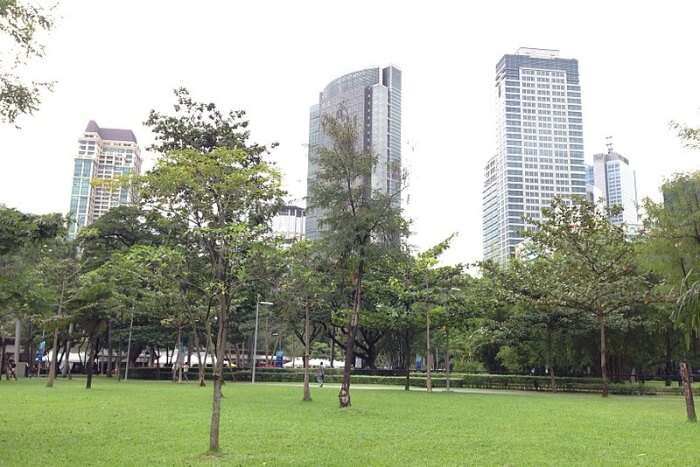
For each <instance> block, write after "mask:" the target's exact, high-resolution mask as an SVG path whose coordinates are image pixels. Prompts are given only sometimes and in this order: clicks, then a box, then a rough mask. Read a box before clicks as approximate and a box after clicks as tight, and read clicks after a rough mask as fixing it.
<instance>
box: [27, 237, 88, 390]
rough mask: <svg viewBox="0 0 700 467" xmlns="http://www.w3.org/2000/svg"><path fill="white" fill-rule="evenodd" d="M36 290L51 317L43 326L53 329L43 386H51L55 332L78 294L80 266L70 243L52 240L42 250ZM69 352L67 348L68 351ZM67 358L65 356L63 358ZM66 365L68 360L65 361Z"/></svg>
mask: <svg viewBox="0 0 700 467" xmlns="http://www.w3.org/2000/svg"><path fill="white" fill-rule="evenodd" d="M42 250H43V251H42V258H41V259H40V261H39V263H38V265H37V269H38V273H39V274H38V275H37V278H38V282H37V287H40V288H42V289H43V295H44V300H45V302H46V304H47V307H48V308H49V310H50V312H53V315H52V316H50V317H48V318H47V319H45V320H44V323H43V324H44V327H45V328H48V329H53V343H52V346H51V355H52V358H51V360H50V361H49V374H48V378H47V382H46V386H47V387H53V384H54V380H55V379H56V367H57V364H58V358H59V356H58V337H59V331H60V330H61V329H62V328H64V327H65V326H66V324H67V323H68V321H69V315H70V307H71V305H72V303H73V302H74V301H75V300H76V299H77V298H78V296H79V293H80V287H79V285H80V284H79V279H80V272H81V263H80V260H79V258H78V254H77V251H76V248H75V245H74V243H73V242H69V241H66V240H64V239H56V240H55V241H53V242H52V243H51V244H50V245H49V246H47V247H44V248H43V249H42ZM68 351H70V349H68ZM66 357H67V356H66ZM66 364H68V358H66Z"/></svg>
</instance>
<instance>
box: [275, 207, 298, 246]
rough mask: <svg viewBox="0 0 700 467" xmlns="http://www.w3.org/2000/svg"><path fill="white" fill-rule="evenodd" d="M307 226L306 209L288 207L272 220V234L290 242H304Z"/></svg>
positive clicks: (283, 208)
mask: <svg viewBox="0 0 700 467" xmlns="http://www.w3.org/2000/svg"><path fill="white" fill-rule="evenodd" d="M305 224H306V214H305V212H304V208H301V207H299V206H294V205H287V206H283V207H282V209H280V211H279V213H277V215H276V216H275V217H273V218H272V232H273V233H274V234H275V235H278V236H280V237H283V238H284V239H285V240H288V241H294V240H303V239H304V232H305Z"/></svg>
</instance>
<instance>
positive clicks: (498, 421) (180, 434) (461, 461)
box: [0, 378, 700, 466]
mask: <svg viewBox="0 0 700 467" xmlns="http://www.w3.org/2000/svg"><path fill="white" fill-rule="evenodd" d="M43 383H44V381H43V380H41V381H20V382H19V383H12V382H10V383H7V382H5V381H4V380H3V381H2V382H0V410H1V417H2V419H1V420H2V422H1V423H0V465H22V466H26V465H134V466H136V465H138V466H147V465H148V466H150V465H208V464H221V465H348V466H350V465H352V466H375V465H513V466H515V465H518V466H520V465H538V466H539V465H567V466H568V465H698V464H699V463H700V451H698V449H697V446H698V440H700V428H699V427H698V426H697V425H690V424H688V423H687V422H686V421H685V412H684V406H683V401H682V398H680V397H647V398H643V397H610V398H609V399H607V400H603V399H601V398H600V397H598V396H593V395H574V394H554V395H552V394H539V393H524V392H523V393H505V392H504V393H488V394H479V393H442V392H438V393H433V394H427V393H425V392H422V391H411V392H409V393H406V392H404V391H402V390H400V389H397V388H390V389H389V388H385V390H378V388H376V387H374V388H363V389H360V388H357V389H356V390H355V391H353V407H352V408H351V409H349V410H344V411H341V410H339V409H338V408H337V398H336V396H337V387H324V388H323V389H318V388H314V389H312V395H313V401H312V402H310V403H309V402H307V403H304V402H302V401H301V400H300V399H301V395H302V394H301V388H300V387H294V386H284V385H263V384H258V385H255V386H251V385H249V384H227V385H226V386H225V387H224V396H225V399H224V401H223V413H222V422H221V425H222V426H221V445H222V453H221V455H220V456H217V457H209V456H206V455H204V452H205V450H206V448H207V446H208V434H209V431H208V430H209V416H210V408H211V386H208V387H207V388H199V387H197V386H196V385H195V384H183V385H175V384H172V383H169V382H140V381H129V382H128V383H126V384H125V383H117V382H114V381H111V380H107V379H103V378H98V379H97V380H96V381H95V383H94V386H93V389H91V390H89V391H87V390H85V389H83V384H84V381H82V380H80V379H78V380H74V381H72V382H71V381H63V380H59V381H58V382H57V384H56V386H55V387H54V388H53V389H47V388H46V387H44V384H43Z"/></svg>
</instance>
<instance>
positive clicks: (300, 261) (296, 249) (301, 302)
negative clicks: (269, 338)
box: [276, 241, 329, 401]
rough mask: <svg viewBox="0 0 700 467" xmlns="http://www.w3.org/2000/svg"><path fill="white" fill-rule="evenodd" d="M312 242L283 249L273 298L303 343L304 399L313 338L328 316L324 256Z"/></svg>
mask: <svg viewBox="0 0 700 467" xmlns="http://www.w3.org/2000/svg"><path fill="white" fill-rule="evenodd" d="M314 246H315V245H314V244H313V242H309V241H298V242H295V243H294V244H292V245H291V246H290V247H289V249H288V250H287V251H286V252H285V253H286V254H285V258H286V261H285V264H286V271H285V273H284V274H283V276H282V278H281V283H280V287H279V292H278V298H277V300H276V301H277V302H278V303H279V304H280V306H282V307H283V312H284V314H285V319H286V320H287V322H288V323H289V325H290V327H291V328H292V331H293V332H294V334H295V335H296V336H297V337H299V338H300V340H301V341H302V344H303V345H304V397H303V400H305V401H310V400H311V389H310V387H309V358H310V357H311V345H312V341H313V340H314V339H315V338H316V337H318V335H319V334H320V333H321V331H322V330H323V325H322V324H321V323H322V322H324V321H325V320H327V319H328V318H329V313H328V310H329V309H328V305H327V303H326V301H325V298H326V297H327V296H328V293H329V290H328V285H329V283H328V281H327V280H326V276H325V275H324V274H323V268H322V261H323V258H322V256H321V254H320V252H319V251H317V250H316V249H314ZM312 325H313V331H312Z"/></svg>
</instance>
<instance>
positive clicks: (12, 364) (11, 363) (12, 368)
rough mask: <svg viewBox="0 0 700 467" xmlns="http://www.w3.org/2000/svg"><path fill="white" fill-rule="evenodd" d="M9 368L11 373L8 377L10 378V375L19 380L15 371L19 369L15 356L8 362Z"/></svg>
mask: <svg viewBox="0 0 700 467" xmlns="http://www.w3.org/2000/svg"><path fill="white" fill-rule="evenodd" d="M7 368H8V370H9V373H8V375H7V379H10V377H12V379H14V380H15V381H17V373H16V372H15V370H16V369H17V364H16V363H15V359H14V358H11V359H10V361H9V362H7Z"/></svg>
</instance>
